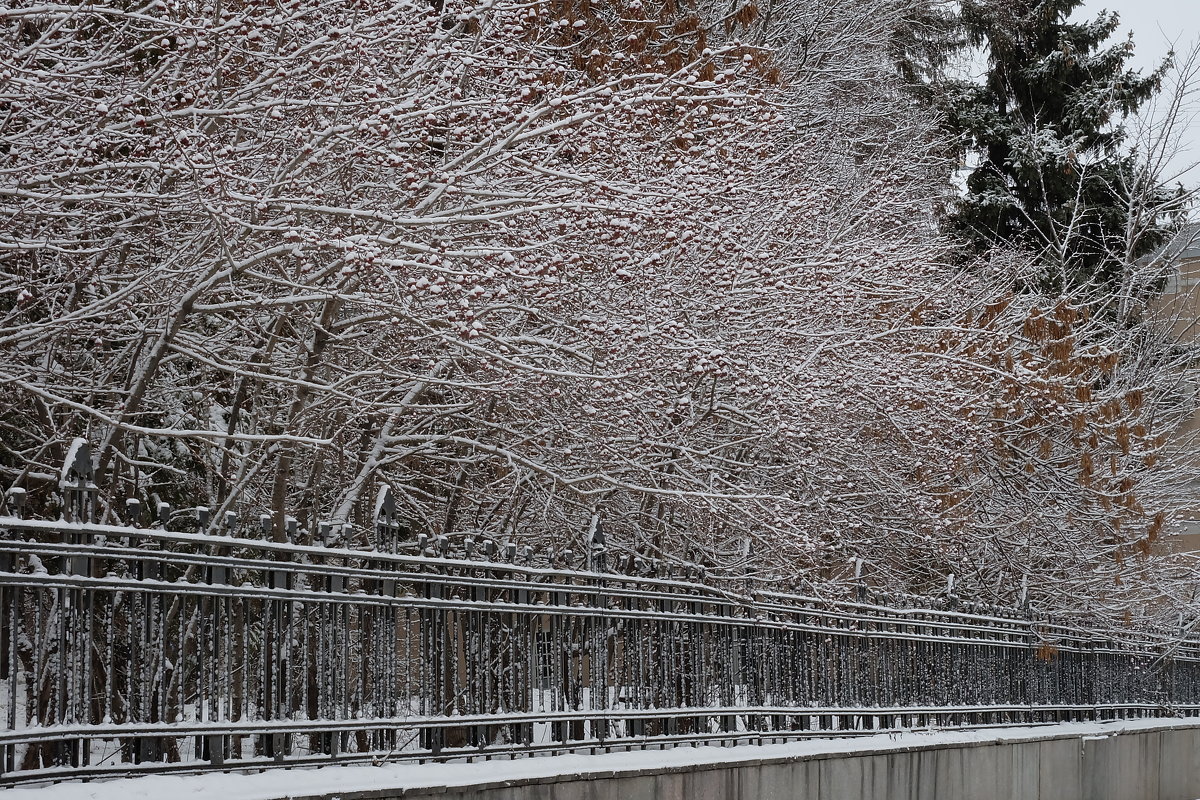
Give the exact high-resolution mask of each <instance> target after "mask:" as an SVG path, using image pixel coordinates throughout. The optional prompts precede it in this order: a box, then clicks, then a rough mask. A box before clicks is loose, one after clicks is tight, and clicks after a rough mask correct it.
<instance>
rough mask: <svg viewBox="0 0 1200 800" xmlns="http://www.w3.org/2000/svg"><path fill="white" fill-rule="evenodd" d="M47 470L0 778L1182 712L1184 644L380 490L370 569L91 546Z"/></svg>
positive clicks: (216, 535) (261, 546) (3, 542)
mask: <svg viewBox="0 0 1200 800" xmlns="http://www.w3.org/2000/svg"><path fill="white" fill-rule="evenodd" d="M81 470H82V471H83V472H86V465H82V466H81ZM67 473H68V475H67V477H66V478H65V479H64V487H63V488H64V492H65V497H66V500H67V506H68V508H67V513H66V514H65V518H64V519H60V520H40V519H24V518H22V517H21V516H19V515H17V514H14V513H12V512H14V511H15V510H18V507H19V505H20V504H19V502H16V501H17V499H18V497H19V496H15V497H12V498H10V503H9V512H10V514H12V515H10V516H3V517H0V617H2V619H3V622H2V624H0V715H2V716H3V720H4V723H3V730H2V731H0V771H2V773H0V783H14V782H19V781H26V780H48V779H55V778H65V777H87V776H95V775H104V774H128V773H137V772H164V771H171V770H179V771H198V770H203V769H231V768H251V767H253V768H260V767H263V766H271V765H281V766H294V765H301V764H322V763H331V762H345V761H360V760H369V761H375V760H388V759H390V760H402V759H436V758H443V759H444V758H462V757H497V756H500V757H507V756H513V755H517V754H528V753H531V752H536V751H541V750H551V751H563V750H581V749H591V750H609V749H620V748H642V747H656V746H661V745H666V744H681V743H692V744H696V743H724V744H729V743H735V742H760V741H766V740H781V739H786V738H793V737H798V736H809V735H830V734H831V733H832V734H834V735H849V734H852V733H857V732H862V731H871V730H880V729H891V728H901V727H923V726H949V725H991V724H998V725H1002V724H1028V723H1043V722H1054V721H1062V720H1070V719H1088V720H1092V719H1110V718H1117V717H1131V716H1166V715H1175V714H1191V713H1196V712H1197V711H1198V710H1200V649H1198V647H1197V646H1196V645H1195V644H1194V643H1185V644H1179V643H1177V642H1173V641H1171V640H1169V639H1167V638H1165V637H1157V636H1154V635H1152V634H1142V635H1133V634H1130V635H1129V636H1126V637H1123V638H1122V639H1121V640H1120V641H1116V640H1112V639H1107V638H1103V637H1101V636H1099V635H1094V634H1090V633H1088V632H1086V631H1081V630H1077V629H1072V628H1068V627H1064V626H1061V625H1053V624H1049V623H1046V622H1042V621H1037V620H1032V619H1029V618H1027V617H1025V616H1023V615H1021V614H1019V613H1012V614H1000V613H995V612H992V613H983V612H980V611H976V612H975V613H968V612H966V611H963V610H961V609H959V610H950V609H940V610H939V609H935V608H907V607H890V606H885V605H879V604H871V603H866V602H862V603H838V602H823V601H821V600H819V599H814V598H805V597H798V596H794V595H786V594H778V593H772V592H767V591H761V592H755V593H753V594H750V595H742V594H735V593H730V592H728V591H725V590H722V589H720V588H718V587H715V586H711V585H707V584H705V583H704V582H703V580H702V575H700V574H699V573H698V572H697V571H695V570H692V571H690V572H687V573H677V574H675V575H674V576H671V577H665V576H661V575H660V576H658V577H651V576H648V575H646V574H642V573H645V572H646V571H647V570H646V568H645V567H646V565H645V564H639V563H637V562H636V561H634V560H632V559H629V558H622V559H616V558H612V557H611V555H610V554H606V553H605V552H604V550H603V548H602V545H600V544H599V543H595V546H594V548H593V549H592V550H591V551H590V553H589V554H588V555H587V556H586V557H584V556H583V555H580V556H578V557H577V556H575V555H574V554H561V555H560V559H561V560H562V561H565V562H571V563H574V562H576V561H580V560H583V561H586V564H587V567H588V568H585V569H573V568H565V567H557V568H555V567H549V566H535V565H534V564H533V563H532V559H530V557H529V553H528V552H527V551H524V550H522V551H520V552H519V551H518V550H517V548H515V547H512V546H509V545H505V544H503V543H495V542H490V541H473V540H471V539H469V538H466V539H462V538H460V539H459V540H457V542H456V544H455V545H453V546H452V545H451V541H450V539H447V538H445V537H440V538H438V539H435V540H428V539H426V538H425V537H419V539H418V541H415V542H407V543H406V542H405V541H404V539H405V536H404V531H403V530H402V529H401V528H400V527H399V526H398V524H397V522H396V520H395V519H394V515H393V514H392V512H391V505H390V501H389V500H388V498H387V496H386V493H385V494H384V495H382V496H381V501H380V503H379V512H378V515H377V519H376V528H375V531H374V534H375V541H374V547H375V549H372V550H365V549H347V548H345V547H340V546H337V544H336V542H335V541H334V536H333V533H334V532H333V531H332V529H330V528H328V527H325V528H322V529H320V530H318V531H315V532H313V534H312V536H311V538H312V539H313V540H315V542H316V543H314V544H312V545H304V544H299V543H294V542H289V543H276V542H272V541H267V540H264V539H252V538H249V537H247V536H245V535H242V531H241V529H240V527H239V521H238V519H237V518H236V517H235V516H233V515H227V516H226V517H225V518H223V519H222V520H220V521H219V523H218V522H217V521H214V520H211V519H209V517H208V514H207V513H206V512H205V511H204V510H203V509H200V510H193V511H192V512H191V513H190V514H189V515H178V514H176V515H172V514H171V513H170V512H169V509H159V511H160V512H161V513H160V515H159V516H160V518H161V519H162V520H163V521H164V522H163V523H161V524H157V525H155V526H154V527H145V526H136V525H101V524H95V523H93V522H91V521H90V514H91V502H92V501H91V495H92V494H93V493H94V486H92V485H91V483H90V477H89V476H87V475H79V474H76V472H72V471H71V470H67ZM131 515H132V516H134V517H140V516H142V511H141V509H140V507H137V506H136V505H134V506H133V508H132V509H131ZM180 516H188V517H189V518H190V519H191V520H192V523H191V525H190V527H191V528H192V530H191V531H190V532H189V531H184V530H168V529H167V528H168V527H176V526H175V525H169V526H168V525H166V524H165V521H166V520H168V519H177V518H179V517H180ZM135 521H136V520H135ZM261 524H262V525H263V529H264V531H266V530H268V529H270V528H272V525H273V523H272V522H271V521H270V520H265V521H264V522H262V523H261ZM289 530H290V531H291V533H292V538H294V539H297V540H299V539H300V538H301V537H300V536H299V534H300V533H301V532H300V531H299V530H298V528H297V526H296V525H295V524H291V525H290V526H289ZM305 538H308V537H305ZM629 572H633V573H637V574H627V573H629Z"/></svg>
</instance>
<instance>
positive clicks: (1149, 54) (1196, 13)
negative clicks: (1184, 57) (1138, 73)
mask: <svg viewBox="0 0 1200 800" xmlns="http://www.w3.org/2000/svg"><path fill="white" fill-rule="evenodd" d="M1102 10H1109V11H1116V12H1117V13H1118V14H1120V16H1121V24H1120V29H1119V34H1118V35H1120V36H1121V37H1124V36H1125V35H1127V34H1128V33H1129V31H1133V40H1134V42H1135V43H1136V45H1137V52H1136V55H1135V56H1134V63H1133V66H1135V67H1141V68H1142V69H1143V70H1149V69H1152V68H1153V67H1155V66H1157V65H1158V64H1159V63H1161V61H1162V59H1163V58H1165V57H1166V55H1167V52H1168V51H1169V50H1170V49H1171V48H1172V46H1173V47H1174V48H1175V51H1176V52H1177V53H1180V54H1186V53H1188V52H1189V51H1190V50H1191V49H1192V48H1193V47H1194V46H1196V44H1197V42H1198V41H1200V0H1085V2H1084V4H1083V5H1082V6H1081V7H1080V8H1079V9H1078V10H1077V11H1076V12H1075V17H1076V18H1089V17H1094V16H1095V15H1096V14H1098V13H1099V12H1100V11H1102ZM1196 90H1197V91H1196V92H1195V94H1194V96H1193V98H1192V100H1191V102H1190V107H1189V111H1188V115H1187V116H1188V118H1189V124H1188V125H1187V129H1186V130H1185V131H1183V134H1182V136H1181V137H1180V142H1179V144H1180V147H1181V149H1182V150H1183V151H1184V152H1181V153H1180V154H1179V155H1178V156H1177V157H1176V158H1175V160H1174V162H1173V167H1174V168H1175V170H1176V171H1182V170H1184V169H1187V168H1188V167H1189V166H1190V165H1191V164H1193V163H1195V162H1200V86H1197V87H1196ZM1185 180H1186V182H1188V183H1189V184H1193V185H1194V184H1197V183H1200V169H1196V168H1192V169H1190V171H1189V172H1188V173H1187V175H1186V178H1185Z"/></svg>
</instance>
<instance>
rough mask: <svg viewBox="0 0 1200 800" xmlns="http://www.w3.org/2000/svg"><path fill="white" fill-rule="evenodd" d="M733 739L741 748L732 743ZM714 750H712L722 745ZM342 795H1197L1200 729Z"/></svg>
mask: <svg viewBox="0 0 1200 800" xmlns="http://www.w3.org/2000/svg"><path fill="white" fill-rule="evenodd" d="M739 749H741V748H739ZM722 752H729V751H721V750H717V751H716V754H721V753H722ZM339 797H340V800H391V799H392V798H401V797H403V798H406V799H408V798H431V799H432V798H437V799H438V800H468V798H470V800H935V799H936V800H1196V798H1200V729H1198V728H1197V727H1195V726H1194V724H1193V725H1186V724H1185V725H1181V726H1179V727H1177V728H1163V729H1159V730H1148V731H1130V732H1125V733H1120V734H1117V735H1110V736H1097V735H1095V734H1091V735H1084V734H1075V735H1066V736H1064V735H1055V734H1048V735H1046V736H1045V737H1043V738H1036V739H1028V738H1026V739H1025V740H1023V741H1011V742H1005V741H1001V742H996V741H981V742H970V743H957V744H954V743H952V744H938V743H931V744H929V745H914V746H908V747H903V748H900V749H897V748H881V749H880V750H878V751H875V752H872V751H870V750H867V751H862V752H856V753H848V754H837V753H817V754H810V755H802V756H797V757H792V758H779V759H763V760H738V761H735V762H732V763H720V762H719V759H718V760H716V761H715V763H712V764H693V765H688V766H686V767H680V766H673V767H663V768H654V767H645V766H642V767H638V768H631V769H628V770H625V769H619V768H618V769H615V770H604V771H596V772H582V773H581V772H575V773H574V774H568V775H551V776H540V777H529V778H524V779H516V780H513V779H508V780H499V781H493V782H487V781H483V782H479V783H476V784H474V785H472V786H464V785H459V786H453V787H449V786H447V787H424V788H416V787H412V788H408V789H404V790H391V791H388V790H374V791H369V792H347V793H345V794H341V795H340V796H339Z"/></svg>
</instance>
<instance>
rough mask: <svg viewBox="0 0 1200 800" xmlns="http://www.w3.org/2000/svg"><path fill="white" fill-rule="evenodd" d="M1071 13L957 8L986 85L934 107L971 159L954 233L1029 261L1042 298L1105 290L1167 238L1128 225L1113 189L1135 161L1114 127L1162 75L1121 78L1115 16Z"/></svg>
mask: <svg viewBox="0 0 1200 800" xmlns="http://www.w3.org/2000/svg"><path fill="white" fill-rule="evenodd" d="M1081 4H1082V0H964V2H963V3H962V7H961V9H962V10H961V17H960V22H961V25H962V30H963V32H964V33H965V35H966V38H967V40H968V42H969V43H970V44H971V45H972V46H975V47H979V48H983V49H984V50H985V52H986V54H987V58H988V67H987V73H986V79H985V81H984V82H983V83H982V84H977V83H969V82H965V81H960V82H952V83H951V84H950V85H949V86H948V87H947V91H946V92H945V95H944V102H946V104H947V116H948V120H949V125H950V128H951V131H952V132H953V133H955V134H957V135H958V136H959V137H960V141H961V143H962V146H963V147H964V148H965V151H966V154H967V156H968V158H970V159H971V160H974V159H978V165H977V167H976V168H975V169H974V170H973V171H972V172H971V175H970V177H969V178H968V179H967V193H966V195H965V197H963V199H962V200H961V202H959V203H958V204H957V207H956V209H955V210H954V212H953V214H952V216H951V224H952V226H953V227H954V228H956V229H957V230H958V231H959V232H960V233H961V234H962V235H963V236H964V237H965V238H966V239H967V241H968V242H970V243H971V244H972V245H973V246H974V248H976V249H979V250H982V249H985V248H987V247H988V246H990V245H992V244H994V243H996V242H998V241H1005V242H1009V243H1012V244H1016V245H1018V246H1021V247H1025V248H1031V249H1033V250H1034V251H1035V252H1037V253H1038V254H1039V256H1040V257H1041V259H1042V260H1043V262H1044V263H1045V264H1046V271H1045V278H1044V286H1043V287H1041V288H1045V289H1051V290H1054V289H1062V288H1066V287H1068V286H1085V285H1088V284H1091V285H1093V286H1100V287H1107V288H1114V287H1115V286H1116V285H1117V283H1118V280H1119V276H1120V273H1121V269H1122V268H1123V265H1124V264H1126V263H1128V261H1129V260H1130V259H1131V258H1137V257H1139V256H1141V255H1144V254H1145V253H1147V252H1149V251H1150V250H1152V249H1153V248H1155V247H1156V246H1158V245H1159V244H1160V243H1161V242H1162V240H1163V238H1164V237H1165V235H1166V232H1167V229H1166V227H1165V226H1164V225H1162V224H1160V223H1161V221H1152V223H1151V224H1150V225H1148V226H1144V227H1139V226H1135V225H1130V224H1129V223H1130V222H1131V214H1136V213H1137V209H1136V204H1135V203H1131V202H1130V200H1129V197H1128V195H1127V194H1126V193H1125V192H1124V191H1123V187H1124V186H1125V185H1126V181H1125V178H1126V176H1128V175H1131V174H1133V170H1134V169H1135V168H1136V166H1137V161H1136V159H1137V156H1136V154H1134V153H1131V152H1130V150H1129V149H1128V148H1125V147H1123V144H1124V143H1125V138H1126V135H1125V131H1124V128H1123V121H1124V120H1125V118H1126V117H1128V116H1129V115H1130V114H1132V113H1134V112H1136V111H1137V109H1138V108H1139V107H1140V106H1141V105H1142V104H1143V103H1144V102H1145V101H1146V100H1148V99H1149V98H1151V97H1152V96H1153V95H1154V94H1155V92H1156V91H1158V89H1159V87H1160V83H1161V79H1162V75H1163V73H1164V71H1165V70H1166V68H1167V66H1168V64H1164V65H1163V66H1161V67H1160V68H1159V69H1157V70H1155V71H1154V72H1153V73H1151V74H1150V75H1147V76H1143V75H1142V74H1141V73H1139V72H1137V71H1133V70H1130V69H1128V68H1127V67H1126V62H1127V61H1128V59H1129V58H1130V56H1131V55H1132V53H1133V42H1132V40H1131V39H1126V40H1125V41H1122V42H1120V43H1117V44H1113V45H1109V46H1105V44H1104V43H1105V41H1106V40H1108V38H1109V37H1110V36H1111V35H1112V34H1113V33H1114V31H1115V30H1116V29H1117V26H1118V18H1117V15H1116V14H1113V13H1108V12H1103V13H1101V14H1100V15H1099V16H1097V17H1096V18H1095V19H1093V20H1091V21H1087V22H1071V21H1069V18H1070V15H1071V13H1072V12H1073V11H1074V10H1075V9H1076V8H1077V7H1078V6H1080V5H1081ZM1159 191H1165V190H1159Z"/></svg>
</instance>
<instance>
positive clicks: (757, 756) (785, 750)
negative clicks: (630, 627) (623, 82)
mask: <svg viewBox="0 0 1200 800" xmlns="http://www.w3.org/2000/svg"><path fill="white" fill-rule="evenodd" d="M1189 723H1190V724H1200V720H1195V719H1188V720H1179V719H1151V720H1128V721H1118V722H1080V723H1062V724H1059V725H1043V726H1036V727H1023V728H993V729H983V730H967V731H961V730H953V731H952V730H946V731H921V732H907V733H892V734H878V735H872V736H861V737H856V738H848V739H812V740H807V741H800V742H791V743H788V744H774V745H763V746H761V747H758V746H741V747H731V748H726V749H722V748H717V747H694V748H693V747H677V748H673V749H668V750H639V751H636V752H630V753H604V754H600V755H560V756H546V757H541V758H517V759H515V760H512V761H486V762H476V763H448V764H388V765H383V766H379V767H371V766H335V767H322V768H314V769H291V770H282V769H276V770H268V771H266V772H260V773H255V774H239V773H210V774H206V775H192V776H178V775H154V776H144V777H137V778H121V779H114V780H107V781H100V782H94V783H60V784H55V785H50V786H39V787H18V788H15V789H10V790H8V791H6V792H4V793H3V800H162V799H163V798H169V799H170V800H207V798H220V800H284V799H285V798H291V797H310V796H314V795H323V794H333V793H350V792H362V791H371V790H380V789H409V790H411V789H415V788H425V787H464V786H472V785H476V784H481V783H492V782H498V781H520V780H528V779H531V778H545V777H552V776H557V775H564V776H570V775H579V776H581V777H582V776H587V775H589V774H596V773H603V774H609V775H611V774H612V773H613V772H631V771H639V770H656V769H662V768H686V767H689V766H700V765H705V764H737V763H742V762H756V761H762V760H775V759H789V758H797V757H803V756H811V755H820V754H830V753H847V754H853V753H862V752H872V751H874V752H878V751H887V750H903V749H907V748H913V747H923V746H924V747H927V746H938V745H941V746H946V745H955V744H967V743H973V742H987V741H995V742H1013V741H1023V740H1029V739H1039V738H1045V737H1051V736H1111V735H1113V734H1117V733H1121V732H1126V731H1141V730H1153V729H1155V728H1170V727H1176V726H1179V725H1181V724H1189Z"/></svg>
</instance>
